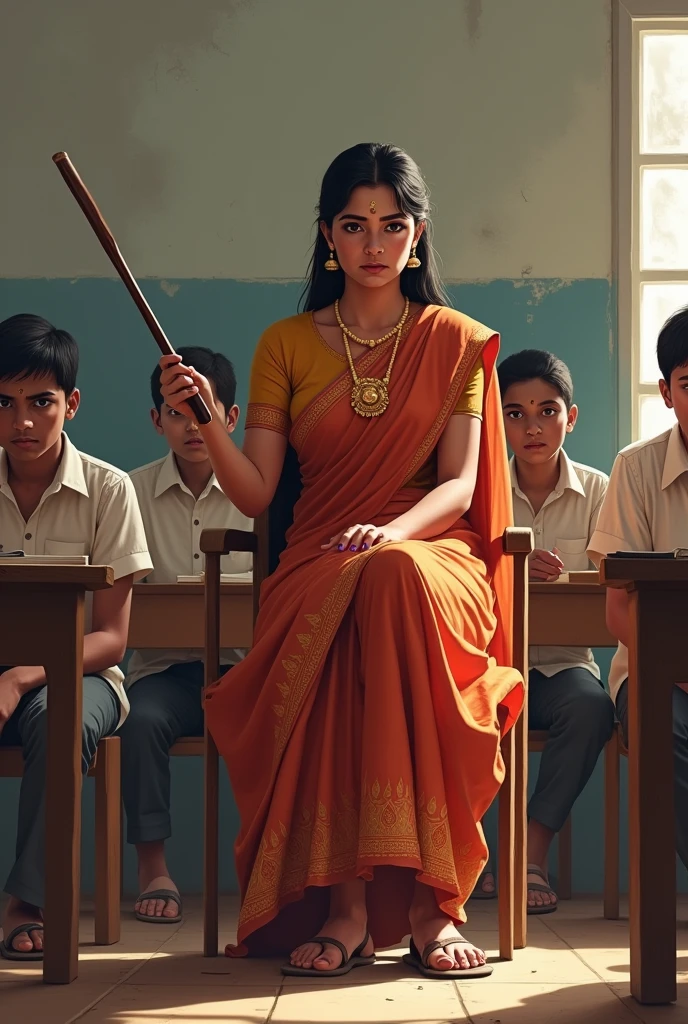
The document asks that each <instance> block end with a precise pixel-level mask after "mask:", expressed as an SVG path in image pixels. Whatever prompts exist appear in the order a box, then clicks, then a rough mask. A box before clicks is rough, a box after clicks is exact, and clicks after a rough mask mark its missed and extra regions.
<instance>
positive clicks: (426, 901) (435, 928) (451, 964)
mask: <svg viewBox="0 0 688 1024" xmlns="http://www.w3.org/2000/svg"><path fill="white" fill-rule="evenodd" d="M409 923H410V925H411V935H412V936H413V941H414V942H415V944H416V949H417V950H418V952H419V954H420V955H421V956H422V955H423V950H424V949H425V947H426V946H427V944H428V943H429V942H441V943H442V945H443V946H444V949H436V950H435V951H434V953H431V954H430V956H429V957H428V967H432V968H433V969H434V970H436V971H455V970H457V968H463V969H464V970H465V969H466V968H468V967H480V966H482V965H483V964H485V963H487V960H486V957H485V951H484V950H482V949H480V948H479V947H478V946H475V945H474V944H473V943H472V942H469V941H468V940H467V939H465V938H464V937H463V935H461V933H460V932H459V931H458V930H457V928H456V924H455V923H454V921H452V919H451V918H450V917H447V915H446V914H443V913H442V911H441V910H440V908H439V907H438V905H437V900H436V899H435V893H434V891H433V890H432V889H431V888H429V886H427V885H421V884H420V883H419V882H416V894H415V896H414V899H413V903H412V904H411V909H410V911H409Z"/></svg>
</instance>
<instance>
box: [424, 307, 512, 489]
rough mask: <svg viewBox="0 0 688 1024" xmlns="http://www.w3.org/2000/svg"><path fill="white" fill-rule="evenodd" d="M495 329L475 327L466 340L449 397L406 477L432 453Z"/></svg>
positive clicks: (448, 393)
mask: <svg viewBox="0 0 688 1024" xmlns="http://www.w3.org/2000/svg"><path fill="white" fill-rule="evenodd" d="M494 333H495V332H494V331H491V330H490V329H489V328H488V327H482V326H480V327H474V328H473V331H472V333H471V336H470V338H469V339H468V341H467V342H466V349H465V351H464V355H463V359H462V360H461V362H460V363H459V367H458V369H457V371H456V373H455V374H454V378H453V380H452V382H451V385H450V387H449V391H448V392H447V397H446V398H445V400H444V404H443V405H442V408H441V409H440V411H439V413H438V414H437V418H436V419H435V422H434V423H433V425H432V426H431V428H430V430H429V431H428V433H427V434H426V435H425V437H424V438H423V440H422V441H421V444H420V447H419V448H418V451H417V452H416V454H415V455H414V457H413V461H412V463H411V466H410V467H409V469H408V472H407V476H406V479H407V480H412V479H413V476H414V474H415V472H416V470H417V469H418V468H419V467H420V466H422V465H423V464H424V463H425V460H426V458H427V456H428V455H429V454H430V451H431V450H432V447H433V445H434V444H435V442H436V441H437V438H438V435H439V434H440V432H441V430H442V427H443V426H444V425H445V423H446V421H447V418H448V416H449V415H450V414H451V412H452V410H453V409H454V408H455V406H456V403H457V401H458V398H459V395H460V394H461V392H462V390H463V388H464V386H465V384H466V381H467V380H468V377H469V374H470V372H471V370H472V369H473V366H474V364H475V361H476V359H477V358H478V356H479V355H480V353H481V352H482V350H483V349H484V347H485V345H486V344H487V342H488V341H489V340H490V338H492V337H494Z"/></svg>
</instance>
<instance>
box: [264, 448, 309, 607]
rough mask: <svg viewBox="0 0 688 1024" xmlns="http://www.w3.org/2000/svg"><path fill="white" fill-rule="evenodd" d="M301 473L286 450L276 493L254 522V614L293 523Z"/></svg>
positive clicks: (290, 451)
mask: <svg viewBox="0 0 688 1024" xmlns="http://www.w3.org/2000/svg"><path fill="white" fill-rule="evenodd" d="M301 487H302V482H301V470H300V468H299V460H298V457H297V455H296V452H295V450H294V449H293V448H292V446H291V445H288V446H287V451H286V453H285V456H284V465H283V466H282V473H281V475H280V478H279V482H278V484H277V490H276V491H275V494H274V497H273V499H272V501H271V502H270V505H269V507H268V508H267V509H266V511H265V512H263V514H262V515H261V516H259V517H258V518H257V519H256V522H255V527H254V529H255V532H256V535H257V538H258V549H257V552H256V555H255V557H254V560H253V583H254V588H253V592H254V598H255V606H256V607H255V611H256V614H258V597H259V593H260V587H261V584H262V583H263V580H264V579H265V578H266V576H269V575H270V574H271V573H273V572H274V571H275V569H276V568H277V563H278V562H279V557H280V555H281V554H282V552H283V551H284V549H285V547H286V544H287V541H286V535H287V530H288V529H289V527H290V526H291V524H292V523H293V521H294V505H295V504H296V502H297V501H298V498H299V495H300V494H301Z"/></svg>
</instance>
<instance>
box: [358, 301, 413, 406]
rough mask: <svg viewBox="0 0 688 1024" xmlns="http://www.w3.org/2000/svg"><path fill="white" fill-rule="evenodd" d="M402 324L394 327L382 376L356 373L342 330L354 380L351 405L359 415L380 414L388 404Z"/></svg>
mask: <svg viewBox="0 0 688 1024" xmlns="http://www.w3.org/2000/svg"><path fill="white" fill-rule="evenodd" d="M407 301H408V300H407ZM403 326H404V325H403V322H401V323H399V324H398V326H397V328H396V332H397V340H396V341H395V342H394V348H393V350H392V358H391V359H390V361H389V366H388V367H387V373H386V374H385V375H384V377H382V378H380V377H359V376H358V374H357V373H356V367H355V366H354V361H353V359H352V358H351V349H350V348H349V339H348V338H347V336H346V332H342V338H343V340H344V348H345V349H346V357H347V359H348V360H349V369H350V370H351V376H352V378H353V382H354V386H353V387H352V389H351V407H352V409H353V410H354V412H356V413H358V415H359V416H366V417H370V416H382V414H383V412H384V411H385V409H386V408H387V406H388V405H389V378H390V376H391V374H392V367H393V366H394V360H395V359H396V355H397V349H398V348H399V342H400V341H401V331H402V327H403Z"/></svg>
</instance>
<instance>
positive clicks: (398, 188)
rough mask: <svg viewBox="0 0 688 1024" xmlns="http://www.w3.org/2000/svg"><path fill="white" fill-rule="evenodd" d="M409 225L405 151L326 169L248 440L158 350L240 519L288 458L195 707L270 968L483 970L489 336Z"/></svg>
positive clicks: (494, 475)
mask: <svg viewBox="0 0 688 1024" xmlns="http://www.w3.org/2000/svg"><path fill="white" fill-rule="evenodd" d="M428 212H429V200H428V191H427V188H426V186H425V183H424V181H423V179H422V177H421V174H420V171H419V169H418V167H417V166H416V164H415V163H414V162H413V160H411V158H410V157H409V156H408V155H407V154H405V153H404V152H403V151H401V150H399V149H397V148H395V147H392V146H388V145H380V144H361V145H358V146H354V147H353V148H352V149H349V150H347V151H346V152H344V153H342V154H340V156H338V157H337V158H336V160H335V161H334V162H333V163H332V165H331V166H330V168H329V170H328V171H327V173H326V174H325V177H324V180H323V183H322V189H321V194H320V202H319V231H318V234H317V240H316V243H315V246H314V251H313V258H312V262H311V268H310V280H309V283H308V285H307V288H306V291H305V293H304V294H305V303H304V306H305V309H304V312H302V313H301V314H299V315H297V316H295V317H291V318H289V319H287V320H283V321H280V322H279V323H276V324H274V325H273V326H272V327H270V328H269V329H268V330H267V331H266V332H265V333H264V335H263V337H262V338H261V340H260V342H259V344H258V347H257V350H256V353H255V357H254V361H253V368H252V374H251V384H250V396H249V405H248V413H247V420H246V432H245V440H244V444H243V450H240V449H239V448H238V447H236V446H235V444H234V442H233V441H232V439H231V437H230V436H229V435H228V434H227V433H226V431H225V430H224V427H223V425H222V421H221V418H220V417H216V416H215V412H214V402H213V395H212V392H211V390H210V388H209V386H208V383H207V381H206V380H205V379H204V378H203V377H202V376H201V375H200V374H198V373H197V372H196V371H195V370H194V369H193V367H188V366H184V365H183V364H181V362H180V359H179V357H177V356H166V357H164V358H163V360H162V361H161V365H162V366H163V374H162V381H161V383H162V392H163V396H164V398H165V401H166V402H167V404H168V405H170V406H171V407H173V408H175V409H177V410H178V411H180V412H181V413H184V414H185V415H189V416H191V415H192V413H191V410H190V408H189V406H188V405H187V404H186V400H187V399H188V398H189V397H190V396H191V395H194V394H198V393H200V394H201V395H202V396H203V398H204V399H205V401H206V403H207V404H208V406H209V408H210V409H211V412H212V420H211V422H210V423H209V424H207V425H205V426H201V427H200V430H201V433H202V435H203V438H204V441H205V444H206V447H207V450H208V453H209V456H210V458H211V461H212V464H213V468H214V471H215V474H216V477H217V480H218V482H219V484H220V486H221V487H222V489H223V491H224V492H225V493H226V494H227V496H228V497H229V498H230V499H231V501H232V502H234V504H235V505H236V506H237V507H238V508H239V509H240V510H241V511H242V512H244V513H245V514H246V515H248V516H251V517H256V516H258V515H259V514H260V513H262V512H263V511H264V510H265V509H266V508H267V506H268V505H269V504H270V501H271V499H272V497H273V495H274V493H275V489H276V486H277V483H278V480H279V477H280V473H281V470H282V466H283V462H284V457H285V451H286V448H287V444H288V443H289V444H291V445H292V446H293V448H294V449H295V450H296V453H297V455H298V460H299V465H300V471H301V477H302V491H301V495H300V498H299V499H298V501H297V503H296V506H295V509H294V521H293V525H292V526H291V528H290V530H289V532H288V534H287V545H286V549H285V551H284V552H283V554H282V556H281V558H280V562H279V565H278V567H277V569H276V571H275V572H274V573H273V574H272V575H271V576H270V577H268V579H267V580H266V581H265V583H264V585H263V588H262V591H261V595H260V611H259V615H258V619H257V622H256V626H255V631H254V644H253V648H252V649H251V651H250V652H249V653H248V655H247V657H246V659H245V660H244V661H243V662H241V664H239V665H238V666H236V667H234V668H233V669H231V671H230V672H228V673H227V675H225V676H224V677H223V678H222V679H220V680H219V682H217V683H216V684H214V685H213V686H212V687H210V688H209V689H208V691H207V693H206V705H205V706H206V715H207V721H208V727H209V729H210V731H211V733H212V736H213V738H214V740H215V742H216V744H217V746H218V749H219V751H220V754H221V755H222V757H223V758H224V760H225V762H226V764H227V767H228V770H229V775H230V779H231V783H232V787H233V791H234V795H235V799H236V802H237V805H238V809H239V815H240V831H239V835H238V838H237V841H236V848H235V853H236V864H237V872H238V877H239V881H240V887H241V910H240V916H239V924H238V937H237V944H236V945H235V946H232V947H228V949H227V954H228V955H231V956H237V955H246V954H250V955H276V954H279V953H286V952H289V953H290V959H289V962H288V964H286V965H285V966H284V967H283V971H284V972H285V973H291V974H303V973H307V974H313V975H324V976H327V975H332V974H341V973H345V972H346V971H348V970H350V969H351V968H352V967H354V966H364V965H368V964H371V963H372V962H373V960H374V948H388V947H390V946H393V945H397V944H398V943H399V942H400V941H401V940H402V939H403V938H404V936H406V935H408V934H409V933H410V934H411V936H412V939H411V944H410V954H409V956H408V957H407V960H408V962H409V963H411V964H412V965H413V966H414V967H416V968H418V969H419V970H421V971H422V972H423V973H428V974H430V975H438V974H439V975H440V976H442V977H451V976H455V975H460V976H462V977H463V976H466V975H471V974H473V975H476V974H479V975H484V974H488V973H490V971H491V967H490V966H489V965H487V964H486V959H485V954H484V952H483V950H481V949H479V948H478V947H476V946H475V945H473V944H472V943H471V942H470V941H468V939H466V938H464V937H463V936H462V935H461V933H460V932H459V931H458V930H457V925H458V924H461V923H464V922H465V920H466V915H465V912H464V905H465V903H466V900H467V899H468V897H469V896H470V894H471V891H472V889H473V887H474V885H475V883H476V880H477V878H478V876H479V875H480V872H481V869H482V868H483V866H484V865H485V863H486V860H487V850H486V846H485V841H484V837H483V833H482V830H481V827H480V824H479V822H480V819H481V818H482V816H483V814H484V813H485V811H486V810H487V808H488V807H489V805H490V803H491V802H492V800H493V799H494V797H495V795H496V793H497V790H498V789H499V786H500V783H501V781H502V779H503V777H504V764H503V761H502V758H501V754H500V739H501V736H502V735H503V734H504V732H505V731H506V730H507V729H509V728H510V727H511V726H512V725H513V723H514V721H515V720H516V718H517V717H518V714H519V712H520V710H521V705H522V700H523V680H522V678H521V676H520V675H519V674H518V672H516V671H515V670H514V669H512V668H510V667H508V666H509V659H510V637H509V635H508V633H509V629H510V622H511V607H510V600H511V598H510V588H511V577H510V568H509V565H508V564H507V562H508V560H507V559H505V558H503V557H502V554H501V551H502V548H501V545H502V534H503V531H504V529H505V527H507V526H508V525H510V524H511V522H512V519H511V488H510V484H509V477H508V471H507V456H506V447H505V442H504V433H503V425H502V415H501V409H500V402H499V395H498V384H497V379H496V373H495V372H494V367H495V362H496V358H497V351H498V343H499V339H498V337H497V335H496V334H495V333H494V332H493V331H491V330H489V329H487V328H486V327H483V326H482V325H481V324H479V323H477V322H475V321H474V320H471V319H470V318H469V317H467V316H464V315H463V314H461V313H459V312H456V311H454V310H452V309H450V308H449V307H448V300H447V299H446V297H445V293H444V291H443V289H442V285H441V283H440V279H439V275H438V272H437V268H436V263H435V258H434V253H433V248H432V244H431V238H430V229H431V225H430V221H429V218H428ZM310 936H315V938H310Z"/></svg>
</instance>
